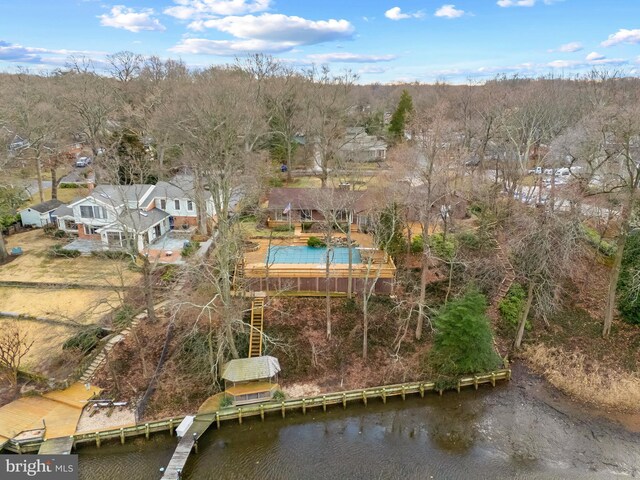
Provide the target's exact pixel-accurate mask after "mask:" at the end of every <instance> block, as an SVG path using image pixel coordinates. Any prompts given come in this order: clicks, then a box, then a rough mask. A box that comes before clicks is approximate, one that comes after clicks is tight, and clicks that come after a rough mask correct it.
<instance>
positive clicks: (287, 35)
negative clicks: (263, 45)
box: [193, 13, 354, 46]
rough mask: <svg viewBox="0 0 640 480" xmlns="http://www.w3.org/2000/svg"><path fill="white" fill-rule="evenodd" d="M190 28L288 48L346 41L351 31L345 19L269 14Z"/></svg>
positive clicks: (216, 21) (246, 16)
mask: <svg viewBox="0 0 640 480" xmlns="http://www.w3.org/2000/svg"><path fill="white" fill-rule="evenodd" d="M194 23H195V22H194ZM193 28H195V29H203V28H214V29H216V30H219V31H221V32H225V33H229V34H231V35H233V36H234V37H236V38H241V39H256V40H264V41H268V42H282V43H284V44H290V45H291V46H296V45H314V44H317V43H323V42H330V41H333V40H342V39H350V38H351V37H352V35H353V32H354V28H353V25H352V24H351V23H350V22H348V21H347V20H334V19H330V20H319V21H314V20H307V19H305V18H301V17H290V16H287V15H281V14H271V13H264V14H262V15H259V16H254V15H244V16H242V17H239V16H230V17H224V18H216V19H210V20H205V21H201V22H198V23H197V25H194V26H193Z"/></svg>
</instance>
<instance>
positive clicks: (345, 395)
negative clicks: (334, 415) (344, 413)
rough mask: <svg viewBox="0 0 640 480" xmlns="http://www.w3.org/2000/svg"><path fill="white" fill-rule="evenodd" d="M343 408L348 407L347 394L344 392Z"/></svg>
mask: <svg viewBox="0 0 640 480" xmlns="http://www.w3.org/2000/svg"><path fill="white" fill-rule="evenodd" d="M342 408H347V394H346V393H343V394H342Z"/></svg>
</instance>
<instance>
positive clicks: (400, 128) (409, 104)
mask: <svg viewBox="0 0 640 480" xmlns="http://www.w3.org/2000/svg"><path fill="white" fill-rule="evenodd" d="M411 112H413V99H412V98H411V95H409V92H407V91H406V90H402V95H400V101H399V102H398V108H396V111H395V112H393V115H392V116H391V121H390V122H389V133H390V134H391V135H392V136H393V137H394V138H396V139H400V138H402V136H403V135H404V127H405V123H406V121H407V117H408V115H409V114H410V113H411Z"/></svg>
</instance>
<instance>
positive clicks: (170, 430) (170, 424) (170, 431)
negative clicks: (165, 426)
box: [169, 418, 173, 437]
mask: <svg viewBox="0 0 640 480" xmlns="http://www.w3.org/2000/svg"><path fill="white" fill-rule="evenodd" d="M169 435H171V436H172V437H173V418H170V419H169Z"/></svg>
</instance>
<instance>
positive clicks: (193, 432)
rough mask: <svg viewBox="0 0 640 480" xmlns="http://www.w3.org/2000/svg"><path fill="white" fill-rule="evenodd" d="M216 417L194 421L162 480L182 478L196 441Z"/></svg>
mask: <svg viewBox="0 0 640 480" xmlns="http://www.w3.org/2000/svg"><path fill="white" fill-rule="evenodd" d="M214 420H215V416H213V415H207V416H204V417H196V418H195V419H194V420H193V424H192V425H191V427H190V428H189V430H187V432H186V433H185V434H184V437H182V438H181V439H180V442H178V446H177V447H176V450H175V452H173V456H172V457H171V461H170V462H169V465H167V468H166V470H165V472H164V475H163V476H162V480H178V479H180V478H181V473H182V471H183V470H184V466H185V464H186V463H187V459H188V458H189V455H190V454H191V449H192V448H193V446H194V445H195V444H196V441H197V440H198V438H200V436H202V434H203V433H204V432H205V431H206V430H207V429H208V428H209V427H210V426H211V424H212V423H213V422H214Z"/></svg>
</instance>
